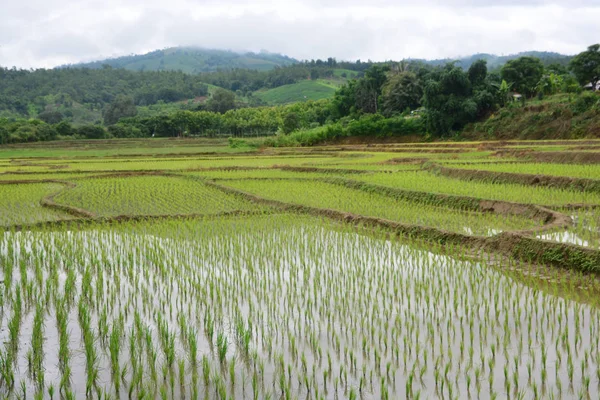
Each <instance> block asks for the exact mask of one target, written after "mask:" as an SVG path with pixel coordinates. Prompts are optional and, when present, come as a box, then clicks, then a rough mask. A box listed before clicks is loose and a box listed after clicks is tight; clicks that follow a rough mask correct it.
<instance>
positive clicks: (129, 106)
mask: <svg viewBox="0 0 600 400" xmlns="http://www.w3.org/2000/svg"><path fill="white" fill-rule="evenodd" d="M136 115H137V108H136V107H135V103H134V102H133V98H131V97H129V96H123V95H119V96H117V97H116V98H115V99H114V100H113V101H112V103H110V104H109V105H108V106H107V107H106V108H105V109H104V113H103V115H102V116H103V117H104V124H105V125H113V124H116V123H117V122H119V120H120V119H121V118H127V117H135V116H136Z"/></svg>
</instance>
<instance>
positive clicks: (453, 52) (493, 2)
mask: <svg viewBox="0 0 600 400" xmlns="http://www.w3.org/2000/svg"><path fill="white" fill-rule="evenodd" d="M597 42H600V0H561V1H557V0H554V1H545V0H505V1H497V0H445V1H442V0H419V1H414V0H411V1H409V0H369V1H364V0H362V1H358V0H344V1H341V0H329V1H318V0H252V1H243V0H221V1H218V0H168V1H165V0H160V1H159V0H20V1H19V0H0V66H4V67H12V66H16V67H18V68H50V67H54V66H57V65H64V64H71V63H77V62H84V61H93V60H99V59H104V58H108V57H116V56H121V55H129V54H143V53H146V52H149V51H152V50H156V49H162V48H166V47H172V46H200V47H206V48H217V49H229V50H234V51H260V50H267V51H270V52H276V53H282V54H286V55H288V56H290V57H294V58H297V59H301V60H302V59H313V58H327V57H336V58H337V59H338V60H356V59H361V60H367V59H371V60H374V61H381V60H390V59H394V60H400V59H403V58H427V59H435V58H447V57H449V58H454V57H459V56H465V55H470V54H474V53H493V54H498V55H507V54H514V53H518V52H520V51H528V50H540V51H556V52H560V53H563V54H576V53H578V52H581V51H583V50H585V49H586V48H587V46H589V45H591V44H594V43H597Z"/></svg>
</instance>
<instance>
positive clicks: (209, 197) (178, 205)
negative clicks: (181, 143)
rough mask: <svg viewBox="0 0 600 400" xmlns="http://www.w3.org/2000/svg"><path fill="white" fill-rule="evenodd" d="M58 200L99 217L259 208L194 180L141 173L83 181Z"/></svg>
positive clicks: (57, 200) (210, 212)
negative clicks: (135, 175)
mask: <svg viewBox="0 0 600 400" xmlns="http://www.w3.org/2000/svg"><path fill="white" fill-rule="evenodd" d="M55 201H56V202H57V203H61V204H66V205H70V206H75V207H78V208H83V209H85V210H89V211H92V212H94V213H95V214H97V215H99V216H117V215H164V214H214V213H219V212H226V211H234V210H248V211H250V210H256V209H257V206H256V205H253V204H252V203H250V202H247V201H244V200H241V199H237V198H235V197H233V196H230V195H227V194H224V193H222V192H221V191H219V190H217V189H214V188H211V187H207V186H205V185H203V184H202V183H200V182H195V181H192V180H187V179H181V178H173V177H161V176H137V177H126V178H106V179H91V180H86V181H80V182H79V183H78V185H77V187H75V188H73V189H70V190H67V191H65V192H63V193H61V194H60V195H59V196H57V197H56V198H55Z"/></svg>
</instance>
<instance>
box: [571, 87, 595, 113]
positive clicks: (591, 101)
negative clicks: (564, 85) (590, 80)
mask: <svg viewBox="0 0 600 400" xmlns="http://www.w3.org/2000/svg"><path fill="white" fill-rule="evenodd" d="M596 103H598V96H597V95H596V94H595V93H592V92H585V93H583V94H582V95H580V96H578V97H577V99H575V101H574V102H573V104H572V105H571V110H572V111H573V114H575V115H579V114H583V113H584V112H586V111H588V110H590V109H591V108H592V107H594V105H596Z"/></svg>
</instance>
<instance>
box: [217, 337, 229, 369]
mask: <svg viewBox="0 0 600 400" xmlns="http://www.w3.org/2000/svg"><path fill="white" fill-rule="evenodd" d="M227 346H228V340H227V336H225V334H224V333H223V332H219V333H218V334H217V355H218V356H219V362H220V363H221V365H225V363H226V360H227Z"/></svg>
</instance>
